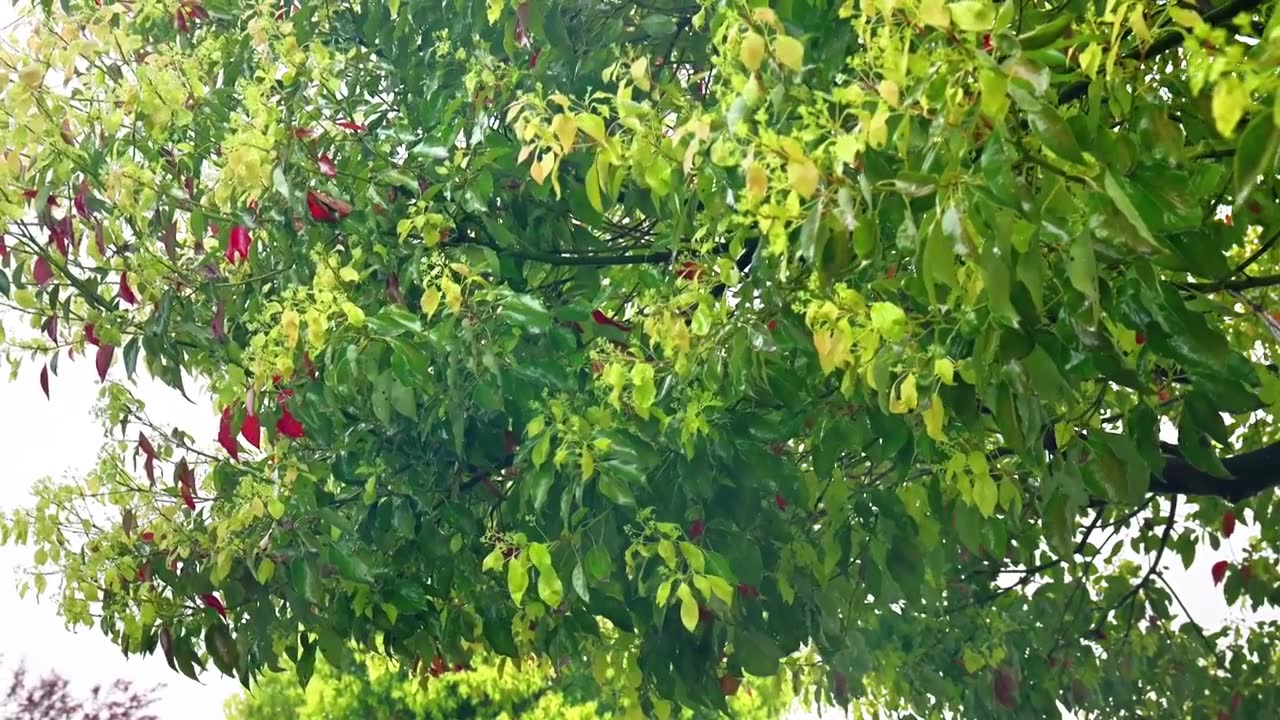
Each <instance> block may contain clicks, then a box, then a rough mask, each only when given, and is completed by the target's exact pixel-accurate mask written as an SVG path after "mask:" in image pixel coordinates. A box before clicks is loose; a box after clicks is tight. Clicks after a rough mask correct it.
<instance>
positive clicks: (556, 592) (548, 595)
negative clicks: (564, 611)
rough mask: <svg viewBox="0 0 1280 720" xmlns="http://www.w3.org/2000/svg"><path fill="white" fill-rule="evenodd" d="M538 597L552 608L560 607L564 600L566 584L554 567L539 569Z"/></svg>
mask: <svg viewBox="0 0 1280 720" xmlns="http://www.w3.org/2000/svg"><path fill="white" fill-rule="evenodd" d="M538 597H539V598H541V599H542V602H544V603H546V604H547V607H551V608H557V607H560V603H561V602H562V601H563V600H564V585H563V584H561V582H560V576H559V575H556V571H555V570H554V569H553V568H550V567H548V568H546V569H542V568H539V569H538Z"/></svg>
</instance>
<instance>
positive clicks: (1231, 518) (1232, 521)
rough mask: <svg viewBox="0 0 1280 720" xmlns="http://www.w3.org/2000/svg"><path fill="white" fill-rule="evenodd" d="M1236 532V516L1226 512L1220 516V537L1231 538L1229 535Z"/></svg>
mask: <svg viewBox="0 0 1280 720" xmlns="http://www.w3.org/2000/svg"><path fill="white" fill-rule="evenodd" d="M1235 531H1236V514H1235V513H1233V512H1231V511H1230V510H1228V511H1227V512H1226V514H1225V515H1223V516H1222V536H1223V537H1231V533H1234V532H1235Z"/></svg>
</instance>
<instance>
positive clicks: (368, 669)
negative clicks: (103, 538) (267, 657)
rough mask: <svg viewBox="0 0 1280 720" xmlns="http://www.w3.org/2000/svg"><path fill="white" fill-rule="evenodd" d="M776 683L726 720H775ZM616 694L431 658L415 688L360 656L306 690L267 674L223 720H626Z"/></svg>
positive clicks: (743, 694)
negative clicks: (465, 719)
mask: <svg viewBox="0 0 1280 720" xmlns="http://www.w3.org/2000/svg"><path fill="white" fill-rule="evenodd" d="M597 671H603V673H604V674H600V675H597V674H596V672H597ZM779 680H780V678H775V679H771V680H769V681H763V682H760V681H753V682H750V683H748V684H744V685H743V686H742V687H741V688H740V689H739V690H738V691H737V692H736V693H734V695H733V697H731V698H730V699H729V707H730V713H731V715H732V717H734V718H738V719H739V720H777V719H778V718H780V717H782V716H783V713H784V711H785V710H786V709H787V704H788V703H787V700H788V697H789V693H787V692H786V688H785V687H780V685H781V683H780V682H779ZM624 687H625V685H624V684H623V683H622V682H621V677H620V676H616V677H615V676H612V675H611V674H610V673H608V671H607V668H602V667H597V668H586V667H584V666H582V665H581V664H579V663H570V664H567V665H564V666H557V667H554V668H553V667H552V666H551V663H539V664H537V665H533V666H530V665H524V666H520V667H517V666H515V665H514V664H512V663H511V662H510V661H509V660H507V659H505V658H503V659H500V660H496V661H495V660H494V659H493V658H492V657H485V656H476V657H473V658H472V662H471V663H470V664H468V665H465V666H464V665H461V664H455V665H451V666H446V665H445V664H444V661H443V659H441V660H438V661H437V660H436V659H435V658H432V662H431V665H429V666H428V669H427V672H426V674H425V675H424V676H423V677H422V678H421V679H419V678H415V677H414V676H413V675H412V674H410V673H409V672H408V671H407V669H406V668H405V667H404V666H402V665H398V664H396V663H394V662H393V661H389V660H388V659H387V658H385V657H382V656H380V655H377V654H372V653H359V654H358V661H357V662H356V663H355V666H354V668H350V669H347V670H339V669H337V668H334V667H333V666H331V665H329V664H328V663H326V662H325V661H324V659H323V658H318V659H317V660H316V666H315V672H314V673H313V675H312V677H311V681H310V682H309V683H308V684H307V686H306V687H305V688H304V687H302V686H301V684H300V683H299V682H298V677H297V674H296V672H291V671H288V670H287V671H286V672H282V673H268V674H267V675H265V676H263V677H262V678H260V679H259V680H258V681H257V682H255V683H254V686H253V689H252V691H246V692H244V693H241V694H240V695H237V696H236V697H233V698H231V699H230V700H228V701H227V720H277V718H294V719H295V720H409V719H410V718H413V719H415V720H427V719H429V720H458V719H459V718H477V719H483V720H491V719H492V720H519V719H520V718H530V719H532V720H593V719H594V718H616V717H626V714H627V708H626V705H627V703H628V699H627V695H628V694H627V693H625V692H619V690H621V689H623V688H624ZM679 717H681V718H685V719H686V720H711V719H712V718H716V717H719V714H717V713H713V712H711V711H706V710H703V711H701V712H693V711H691V710H688V709H685V710H683V711H682V714H680V715H679Z"/></svg>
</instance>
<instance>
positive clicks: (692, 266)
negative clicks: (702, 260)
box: [676, 261, 702, 281]
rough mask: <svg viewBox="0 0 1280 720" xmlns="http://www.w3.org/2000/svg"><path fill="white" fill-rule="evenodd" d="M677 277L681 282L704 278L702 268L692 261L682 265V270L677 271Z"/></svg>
mask: <svg viewBox="0 0 1280 720" xmlns="http://www.w3.org/2000/svg"><path fill="white" fill-rule="evenodd" d="M676 276H677V277H679V278H680V279H681V280H690V281H693V280H697V279H698V278H699V277H701V276H702V266H701V265H699V264H698V263H696V262H692V261H688V262H684V263H682V264H681V265H680V269H679V270H677V271H676Z"/></svg>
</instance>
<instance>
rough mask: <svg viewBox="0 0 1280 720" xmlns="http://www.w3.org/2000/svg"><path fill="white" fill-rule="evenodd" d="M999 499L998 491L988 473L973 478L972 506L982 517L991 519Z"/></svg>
mask: <svg viewBox="0 0 1280 720" xmlns="http://www.w3.org/2000/svg"><path fill="white" fill-rule="evenodd" d="M999 499H1000V489H999V488H997V487H996V481H995V480H994V479H993V478H992V477H991V475H990V474H989V473H982V474H979V475H976V476H975V477H974V478H973V504H974V506H975V507H977V508H978V512H980V513H982V516H983V517H991V514H992V513H994V512H995V511H996V502H997V501H998V500H999Z"/></svg>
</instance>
